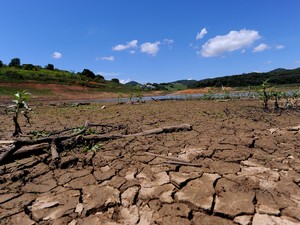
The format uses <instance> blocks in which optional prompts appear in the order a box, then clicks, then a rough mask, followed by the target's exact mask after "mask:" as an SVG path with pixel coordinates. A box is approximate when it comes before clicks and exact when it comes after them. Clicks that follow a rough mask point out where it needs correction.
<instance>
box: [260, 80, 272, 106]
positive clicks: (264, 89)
mask: <svg viewBox="0 0 300 225" xmlns="http://www.w3.org/2000/svg"><path fill="white" fill-rule="evenodd" d="M270 87H271V86H270V84H269V80H265V81H264V82H263V83H262V84H261V85H260V87H259V90H258V91H257V93H258V95H259V97H260V98H261V99H262V100H263V109H264V110H266V111H267V110H269V100H270V99H271V97H272V95H271V93H270V92H269V88H270Z"/></svg>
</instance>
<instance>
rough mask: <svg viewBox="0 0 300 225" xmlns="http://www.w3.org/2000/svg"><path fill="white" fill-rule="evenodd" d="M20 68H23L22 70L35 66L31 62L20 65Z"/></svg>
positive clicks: (31, 68)
mask: <svg viewBox="0 0 300 225" xmlns="http://www.w3.org/2000/svg"><path fill="white" fill-rule="evenodd" d="M22 68H23V69H24V70H33V69H34V68H35V67H34V65H32V64H23V65H22Z"/></svg>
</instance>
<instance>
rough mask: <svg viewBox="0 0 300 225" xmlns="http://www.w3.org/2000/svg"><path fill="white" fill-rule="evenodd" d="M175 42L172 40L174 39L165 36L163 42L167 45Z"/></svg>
mask: <svg viewBox="0 0 300 225" xmlns="http://www.w3.org/2000/svg"><path fill="white" fill-rule="evenodd" d="M173 43H174V40H172V39H167V38H165V39H164V40H163V44H166V45H171V44H173Z"/></svg>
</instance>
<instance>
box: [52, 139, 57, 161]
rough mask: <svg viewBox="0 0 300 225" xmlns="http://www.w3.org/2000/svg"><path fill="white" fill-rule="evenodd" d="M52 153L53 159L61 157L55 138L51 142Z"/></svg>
mask: <svg viewBox="0 0 300 225" xmlns="http://www.w3.org/2000/svg"><path fill="white" fill-rule="evenodd" d="M51 155H52V160H56V159H58V158H59V155H58V152H57V143H56V141H55V139H54V140H53V141H52V142H51Z"/></svg>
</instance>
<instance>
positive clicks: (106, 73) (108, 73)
mask: <svg viewBox="0 0 300 225" xmlns="http://www.w3.org/2000/svg"><path fill="white" fill-rule="evenodd" d="M96 74H97V75H102V76H104V77H108V78H110V77H118V76H119V75H120V74H119V73H116V72H97V73H96Z"/></svg>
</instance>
